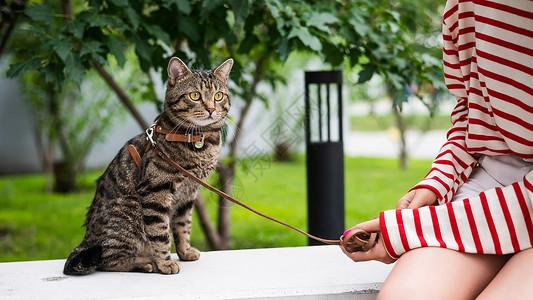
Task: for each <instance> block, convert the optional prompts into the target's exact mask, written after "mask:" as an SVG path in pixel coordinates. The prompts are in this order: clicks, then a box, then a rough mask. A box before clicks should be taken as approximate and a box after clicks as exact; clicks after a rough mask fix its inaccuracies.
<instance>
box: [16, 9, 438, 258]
mask: <svg viewBox="0 0 533 300" xmlns="http://www.w3.org/2000/svg"><path fill="white" fill-rule="evenodd" d="M63 2H68V1H65V0H64V1H63ZM399 2H400V3H407V2H406V1H399ZM406 7H408V6H406ZM390 8H391V5H389V2H388V1H385V0H381V1H370V0H354V1H348V0H339V1H334V2H329V1H312V0H308V1H301V0H291V1H280V0H255V1H252V0H210V1H192V2H189V1H184V0H175V1H173V0H158V1H142V0H131V1H128V0H107V1H104V0H90V1H88V3H87V4H86V5H85V6H80V7H79V8H77V10H76V11H75V12H74V13H73V14H72V17H71V18H67V19H66V20H64V19H63V18H62V17H61V15H58V13H57V11H56V9H54V7H52V6H51V5H50V4H48V3H46V2H45V3H41V4H39V3H33V4H31V5H30V6H28V7H27V8H25V9H24V10H23V11H22V12H19V13H23V15H24V16H25V17H26V18H27V19H26V20H27V21H28V22H25V23H24V26H20V27H24V29H23V30H26V32H28V33H31V34H32V35H33V36H34V37H35V38H36V39H37V40H38V41H39V45H40V47H38V48H35V49H24V50H25V51H28V52H29V53H28V54H29V57H31V58H29V59H24V60H19V61H15V62H14V63H13V64H12V65H11V68H10V69H9V71H8V75H9V76H16V75H17V74H21V73H25V72H27V71H29V70H37V71H39V72H40V73H41V74H42V76H43V78H45V81H46V82H47V83H50V84H53V85H54V87H55V88H56V89H60V88H61V86H62V85H63V82H64V81H65V80H66V78H68V80H72V81H74V82H75V83H77V84H80V83H81V81H82V79H83V78H84V76H85V74H86V72H87V71H88V70H89V69H96V70H97V71H98V73H99V74H100V75H101V76H102V77H103V78H104V79H105V80H106V82H107V83H108V84H109V86H110V87H112V88H113V90H114V91H115V92H116V93H117V94H118V95H119V99H121V101H123V103H124V104H126V105H127V106H128V109H130V111H132V113H133V114H135V109H134V106H133V107H132V106H131V101H129V99H128V96H127V93H125V92H124V91H123V90H122V89H121V88H120V87H119V86H118V85H117V84H116V83H113V78H112V77H111V76H108V75H109V74H106V72H105V69H103V68H102V66H104V65H106V64H107V63H108V61H109V59H110V55H111V56H114V58H115V59H116V61H117V62H118V65H119V66H124V63H125V57H124V54H123V53H124V50H125V49H127V48H128V47H134V49H135V54H136V56H137V58H138V61H139V64H140V66H141V69H142V71H143V72H144V73H148V72H150V70H155V71H157V72H160V73H161V74H162V76H163V77H162V79H163V80H166V74H165V72H161V70H162V69H164V67H165V66H166V64H167V61H168V59H169V58H170V57H171V56H173V55H176V56H179V57H181V58H182V59H183V60H185V61H189V62H190V64H191V65H192V66H193V67H201V68H210V67H211V65H212V63H213V62H215V61H216V62H219V61H221V60H222V59H223V58H226V57H229V56H231V57H233V58H234V60H235V65H234V68H233V71H232V75H231V79H232V82H233V84H232V85H231V86H230V87H231V89H232V93H233V94H234V97H235V98H240V99H242V100H243V101H244V106H243V108H242V109H241V110H240V111H239V112H238V116H237V117H236V122H235V123H236V126H237V127H238V128H242V124H244V120H245V119H246V116H247V114H248V111H249V108H250V105H251V103H252V101H255V100H256V99H259V100H262V101H265V102H267V101H268V98H267V97H266V96H265V95H262V94H260V93H259V92H258V89H257V86H258V84H259V83H260V82H267V83H270V84H272V85H274V84H275V83H276V82H283V78H284V76H283V74H280V73H279V69H280V68H279V65H280V64H282V63H283V62H284V61H286V60H287V58H288V57H289V56H290V55H291V53H294V52H296V51H304V52H308V53H312V54H315V55H319V56H320V57H322V58H323V60H324V62H325V63H326V64H329V65H331V66H332V67H334V66H340V65H342V64H343V63H346V64H348V65H349V66H361V67H362V68H361V71H360V81H361V82H363V81H365V80H368V79H369V78H371V76H372V75H373V74H374V73H379V74H381V75H382V76H384V77H385V78H386V80H387V81H389V82H390V83H391V85H392V86H393V87H395V90H401V88H402V87H405V86H408V85H410V84H412V83H413V82H414V83H416V84H418V85H422V84H424V83H430V82H431V80H432V79H433V78H432V77H431V76H430V75H428V72H429V71H431V72H433V71H434V70H438V69H439V68H438V67H436V66H435V65H432V64H431V62H432V60H426V59H425V57H424V55H422V54H421V53H420V52H418V51H415V50H416V46H417V45H418V44H419V43H418V42H417V41H416V40H412V38H411V37H410V36H409V34H408V31H407V26H414V25H416V20H415V19H416V18H418V17H421V14H419V13H418V10H417V9H416V8H417V7H411V9H409V10H405V11H396V12H395V11H389V10H388V9H390ZM402 8H403V7H402ZM405 24H407V25H405ZM52 25H55V26H58V30H56V31H53V33H52V34H50V33H49V31H48V28H49V27H50V26H52ZM15 50H16V49H15ZM19 50H20V49H19ZM395 99H397V101H396V104H397V105H398V104H399V103H401V101H404V100H405V98H402V97H399V96H398V97H396V98H395ZM161 102H162V99H158V100H157V101H155V103H156V104H157V105H158V106H159V107H161V106H160V105H161ZM137 120H138V122H139V124H140V126H141V127H143V128H145V127H146V124H145V122H144V121H143V120H142V118H141V119H139V118H137ZM241 134H242V131H240V130H236V131H235V134H234V135H233V136H231V137H228V139H227V141H226V143H227V145H228V147H229V155H228V157H226V158H224V159H223V160H222V161H223V163H221V164H220V167H219V168H218V172H219V178H220V185H221V188H222V190H223V191H224V192H226V193H230V192H231V185H232V180H233V176H234V174H235V167H236V163H237V157H238V149H239V147H238V146H239V140H240V137H241ZM198 203H199V204H200V207H198V208H199V211H200V212H202V209H201V203H202V202H201V201H199V202H198ZM226 203H227V201H226V200H224V199H221V200H220V205H219V222H218V232H214V230H213V226H212V225H209V221H208V219H207V218H206V217H205V216H204V217H202V218H201V219H202V223H203V224H204V225H205V224H207V225H205V226H204V228H206V229H207V231H208V232H209V234H208V236H211V237H213V238H211V239H210V242H211V244H212V245H213V246H214V247H216V248H229V246H230V244H229V206H228V205H227V204H226Z"/></svg>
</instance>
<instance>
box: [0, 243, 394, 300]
mask: <svg viewBox="0 0 533 300" xmlns="http://www.w3.org/2000/svg"><path fill="white" fill-rule="evenodd" d="M173 258H174V259H176V256H175V255H174V257H173ZM64 263H65V260H48V261H32V262H15V263H0V299H24V300H26V299H133V298H134V299H248V298H254V299H375V298H376V295H377V292H378V291H379V290H380V288H381V286H382V283H383V281H384V280H385V278H386V276H387V274H388V273H389V272H390V270H391V268H392V265H385V264H381V263H378V262H365V263H354V262H352V261H351V260H349V259H348V258H347V257H346V256H344V254H342V252H341V251H340V249H339V248H338V247H337V246H312V247H293V248H271V249H253V250H231V251H213V252H203V253H202V256H201V257H200V260H198V261H196V262H181V271H180V273H179V274H177V275H161V274H146V273H112V272H95V273H93V274H91V275H87V276H66V275H64V274H63V273H62V270H63V264H64Z"/></svg>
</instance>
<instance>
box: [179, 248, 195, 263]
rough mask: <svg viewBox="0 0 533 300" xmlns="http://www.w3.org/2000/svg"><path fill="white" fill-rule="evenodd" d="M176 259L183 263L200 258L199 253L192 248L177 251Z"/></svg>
mask: <svg viewBox="0 0 533 300" xmlns="http://www.w3.org/2000/svg"><path fill="white" fill-rule="evenodd" d="M177 252H178V257H179V258H180V260H183V261H193V260H198V259H199V258H200V251H199V250H198V249H196V248H194V247H189V248H188V249H184V250H178V251H177Z"/></svg>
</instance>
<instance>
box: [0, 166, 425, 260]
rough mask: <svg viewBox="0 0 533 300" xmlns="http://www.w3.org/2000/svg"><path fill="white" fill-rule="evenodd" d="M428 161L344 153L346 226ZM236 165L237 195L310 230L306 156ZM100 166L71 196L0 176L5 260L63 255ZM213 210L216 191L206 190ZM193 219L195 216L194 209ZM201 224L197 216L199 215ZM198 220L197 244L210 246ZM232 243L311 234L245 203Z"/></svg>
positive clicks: (39, 179)
mask: <svg viewBox="0 0 533 300" xmlns="http://www.w3.org/2000/svg"><path fill="white" fill-rule="evenodd" d="M429 165H430V162H429V161H416V160H415V161H411V162H410V167H409V169H408V170H400V169H399V167H398V161H397V160H394V159H375V158H346V160H345V170H346V178H345V182H346V227H351V226H352V225H354V224H356V223H358V222H361V221H365V220H367V219H370V218H372V217H376V216H377V215H378V213H379V212H380V211H382V210H385V209H391V208H394V206H395V204H396V201H397V200H398V199H399V198H400V197H401V196H402V195H403V194H404V193H405V192H406V191H407V190H408V189H409V188H411V187H412V186H413V185H414V184H416V183H417V182H418V180H420V179H421V178H422V177H423V176H424V175H425V173H426V172H427V170H428V169H429ZM253 166H255V167H250V169H248V171H243V170H239V172H238V177H237V179H236V181H235V182H236V185H235V186H236V195H237V196H238V198H239V199H240V200H242V201H243V202H245V203H247V204H249V205H250V206H252V207H253V208H255V209H257V210H260V211H263V212H265V213H266V214H269V215H271V216H273V217H275V218H278V219H280V220H283V221H285V222H287V223H289V224H291V225H294V226H297V227H299V228H301V229H303V230H306V221H307V219H306V186H305V161H304V158H299V159H297V160H296V161H294V162H291V163H275V162H272V163H271V162H268V161H256V162H255V164H253ZM99 175H100V172H90V173H87V174H85V175H84V176H83V178H82V183H83V184H82V185H83V186H84V188H83V189H82V190H81V191H79V192H77V193H72V194H67V195H60V194H45V193H43V190H44V187H45V179H44V177H43V176H41V175H30V176H6V177H0V261H3V262H5V261H21V260H40V259H56V258H66V257H67V256H68V254H69V253H70V251H71V250H72V248H73V247H75V246H77V245H78V243H79V242H80V241H81V239H82V238H83V235H84V232H85V230H84V228H83V227H82V224H83V220H84V216H85V212H86V209H87V207H88V206H89V205H90V202H91V200H92V197H93V193H94V180H95V179H96V178H97V177H98V176H99ZM204 196H205V200H206V202H207V204H208V207H209V209H210V212H211V213H212V216H213V217H214V214H215V210H216V206H217V202H218V200H217V198H216V197H215V196H214V195H212V194H210V193H209V192H207V191H205V193H204ZM195 218H196V216H195ZM196 223H197V222H196ZM196 223H195V222H194V221H193V224H194V226H193V231H192V244H193V245H195V246H197V247H198V248H200V249H201V250H208V249H207V246H206V242H205V239H204V237H203V234H202V232H201V230H200V227H199V226H198V224H196ZM231 232H232V246H233V248H234V249H241V248H262V247H285V246H302V245H305V244H306V243H307V238H305V237H304V236H301V235H299V234H298V233H296V232H293V231H291V230H289V229H286V228H284V227H282V226H280V225H278V224H276V223H273V222H271V221H268V220H264V219H262V218H261V217H259V216H256V215H254V214H252V213H250V212H248V211H247V210H245V209H243V208H241V207H238V206H236V205H233V207H232V231H231Z"/></svg>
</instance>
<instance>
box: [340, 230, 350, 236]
mask: <svg viewBox="0 0 533 300" xmlns="http://www.w3.org/2000/svg"><path fill="white" fill-rule="evenodd" d="M350 231H352V230H351V229H348V230H346V231H345V232H344V233H343V234H342V235H344V236H346V235H348V233H350Z"/></svg>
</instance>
